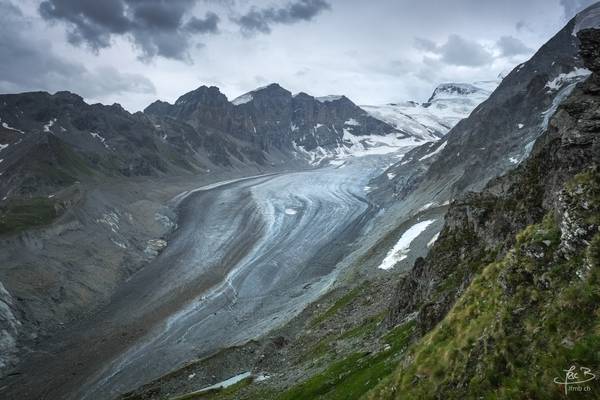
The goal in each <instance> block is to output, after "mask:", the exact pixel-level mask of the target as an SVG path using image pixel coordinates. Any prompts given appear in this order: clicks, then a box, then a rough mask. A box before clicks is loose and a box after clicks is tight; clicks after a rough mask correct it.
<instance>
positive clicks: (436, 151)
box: [419, 142, 448, 161]
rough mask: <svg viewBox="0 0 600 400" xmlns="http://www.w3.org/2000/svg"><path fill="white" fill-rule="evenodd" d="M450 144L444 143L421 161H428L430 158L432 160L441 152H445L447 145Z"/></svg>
mask: <svg viewBox="0 0 600 400" xmlns="http://www.w3.org/2000/svg"><path fill="white" fill-rule="evenodd" d="M447 144H448V142H444V143H442V144H441V145H440V146H439V147H438V148H437V149H435V150H434V151H432V152H431V153H429V154H427V155H424V156H423V157H421V158H419V161H423V160H426V159H428V158H431V157H433V156H435V155H436V154H438V153H439V152H440V151H442V150H444V149H445V148H446V145H447Z"/></svg>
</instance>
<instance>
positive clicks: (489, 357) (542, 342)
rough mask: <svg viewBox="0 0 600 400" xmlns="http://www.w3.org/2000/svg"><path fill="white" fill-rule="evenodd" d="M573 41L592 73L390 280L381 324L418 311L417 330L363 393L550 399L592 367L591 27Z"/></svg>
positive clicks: (599, 192) (596, 244) (599, 73)
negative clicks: (529, 147)
mask: <svg viewBox="0 0 600 400" xmlns="http://www.w3.org/2000/svg"><path fill="white" fill-rule="evenodd" d="M578 38H579V40H580V41H581V48H582V51H581V54H582V56H583V58H584V61H585V66H586V67H587V68H589V69H590V70H592V71H593V75H592V76H591V77H590V78H589V79H588V80H587V81H586V82H585V83H584V84H582V85H580V86H579V87H577V88H576V89H574V90H573V92H572V94H571V95H570V96H569V97H568V99H566V100H565V101H564V102H563V103H562V104H561V105H560V106H559V107H558V110H557V112H556V114H555V115H554V116H553V117H552V118H551V119H550V121H549V128H548V131H547V132H546V133H545V134H544V135H543V136H541V137H540V138H539V139H538V140H537V141H536V143H535V145H534V148H533V151H532V154H531V157H530V158H528V159H527V160H526V161H524V162H523V164H522V165H520V166H519V167H518V168H517V169H515V170H514V171H512V172H510V173H508V174H507V175H504V176H502V177H500V178H497V179H495V180H493V181H492V182H490V183H489V184H488V185H487V187H486V188H485V190H484V191H483V192H481V193H473V194H469V195H467V196H465V197H464V198H461V199H460V200H457V201H456V202H454V203H453V204H452V206H451V208H450V210H449V212H448V215H447V217H446V222H445V226H444V229H443V230H442V233H441V234H440V237H439V239H438V240H437V242H436V243H435V245H434V246H433V248H432V250H431V253H430V254H429V255H428V256H427V257H426V258H425V259H424V260H423V259H422V260H419V261H418V262H417V263H416V264H415V267H414V269H413V270H412V271H411V273H410V274H409V276H407V277H406V279H404V280H403V281H402V283H401V284H400V285H399V287H398V290H397V291H396V297H395V299H394V301H393V306H392V310H391V314H390V317H389V323H390V325H396V324H398V323H400V324H402V323H404V321H406V320H407V318H409V316H410V315H415V314H413V313H414V312H415V311H416V312H417V314H416V317H415V321H416V325H417V333H418V335H426V336H424V337H423V338H422V339H421V340H420V341H419V342H417V344H416V345H415V346H414V347H413V348H412V349H411V350H410V351H409V353H408V354H407V356H406V358H405V359H406V362H405V363H403V364H401V365H400V366H399V368H398V370H397V372H396V373H395V374H394V377H393V378H392V379H391V380H389V381H387V382H385V383H384V384H381V385H380V387H379V388H378V389H377V390H376V391H375V392H374V393H373V394H372V395H371V398H378V399H379V398H403V399H405V398H441V397H443V398H481V397H486V396H488V395H491V393H494V397H495V398H507V399H509V398H514V396H515V395H517V396H523V397H526V398H559V397H560V396H561V392H562V391H563V390H564V389H565V388H564V387H562V386H559V385H557V384H555V383H554V381H553V377H560V376H563V375H564V372H563V370H564V369H566V368H568V367H569V366H571V365H576V367H577V368H580V367H584V368H586V367H588V366H589V367H590V368H594V367H596V366H597V365H598V362H599V360H598V355H597V354H598V353H597V350H598V340H599V338H598V335H597V332H598V321H597V318H595V315H597V312H598V304H599V301H600V295H599V293H600V291H599V288H600V280H599V276H600V275H599V273H600V258H599V254H600V253H599V252H600V233H599V231H600V174H599V170H598V167H599V165H600V136H599V132H600V123H599V121H598V118H597V115H598V111H599V110H600V97H599V96H598V93H600V91H599V88H600V85H599V84H600V65H599V64H598V60H599V58H598V56H599V55H600V30H594V29H588V30H581V31H579V33H578ZM410 318H412V317H410Z"/></svg>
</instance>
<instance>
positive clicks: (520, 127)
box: [517, 124, 525, 129]
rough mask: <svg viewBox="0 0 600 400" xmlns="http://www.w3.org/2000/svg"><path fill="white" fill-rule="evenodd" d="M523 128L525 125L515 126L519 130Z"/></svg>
mask: <svg viewBox="0 0 600 400" xmlns="http://www.w3.org/2000/svg"><path fill="white" fill-rule="evenodd" d="M524 126H525V125H523V124H517V127H519V129H523V127H524Z"/></svg>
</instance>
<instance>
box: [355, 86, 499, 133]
mask: <svg viewBox="0 0 600 400" xmlns="http://www.w3.org/2000/svg"><path fill="white" fill-rule="evenodd" d="M498 84H499V81H480V82H474V83H444V84H441V85H439V86H438V87H437V88H436V89H435V90H434V92H433V94H432V95H431V97H430V98H429V101H428V102H427V103H424V104H419V103H417V102H414V101H404V102H398V103H392V104H386V105H383V106H361V107H362V108H363V109H364V110H366V111H367V112H369V113H370V114H371V115H372V116H373V117H375V118H378V119H380V120H382V121H384V122H387V123H388V124H390V125H392V126H394V127H395V128H396V129H398V130H401V131H403V132H407V133H410V134H411V135H412V136H414V137H416V138H419V139H422V140H427V141H432V140H438V139H439V138H440V137H442V136H444V135H445V134H446V133H448V131H450V129H452V128H453V127H454V125H456V124H457V123H458V121H460V120H461V119H464V118H466V117H468V116H469V115H470V114H471V112H472V111H473V110H474V109H475V107H477V106H478V105H479V104H481V103H482V102H484V101H485V100H487V98H488V97H489V96H490V95H491V93H492V92H493V91H494V90H495V89H496V87H497V86H498Z"/></svg>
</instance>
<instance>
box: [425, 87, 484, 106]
mask: <svg viewBox="0 0 600 400" xmlns="http://www.w3.org/2000/svg"><path fill="white" fill-rule="evenodd" d="M482 91H483V89H481V88H480V87H477V86H475V85H472V84H470V83H442V84H441V85H439V86H438V87H436V88H435V90H434V91H433V94H432V95H431V97H430V98H429V100H427V102H428V103H431V102H432V101H433V100H437V99H441V98H447V97H456V96H468V95H471V94H474V93H480V92H482Z"/></svg>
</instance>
